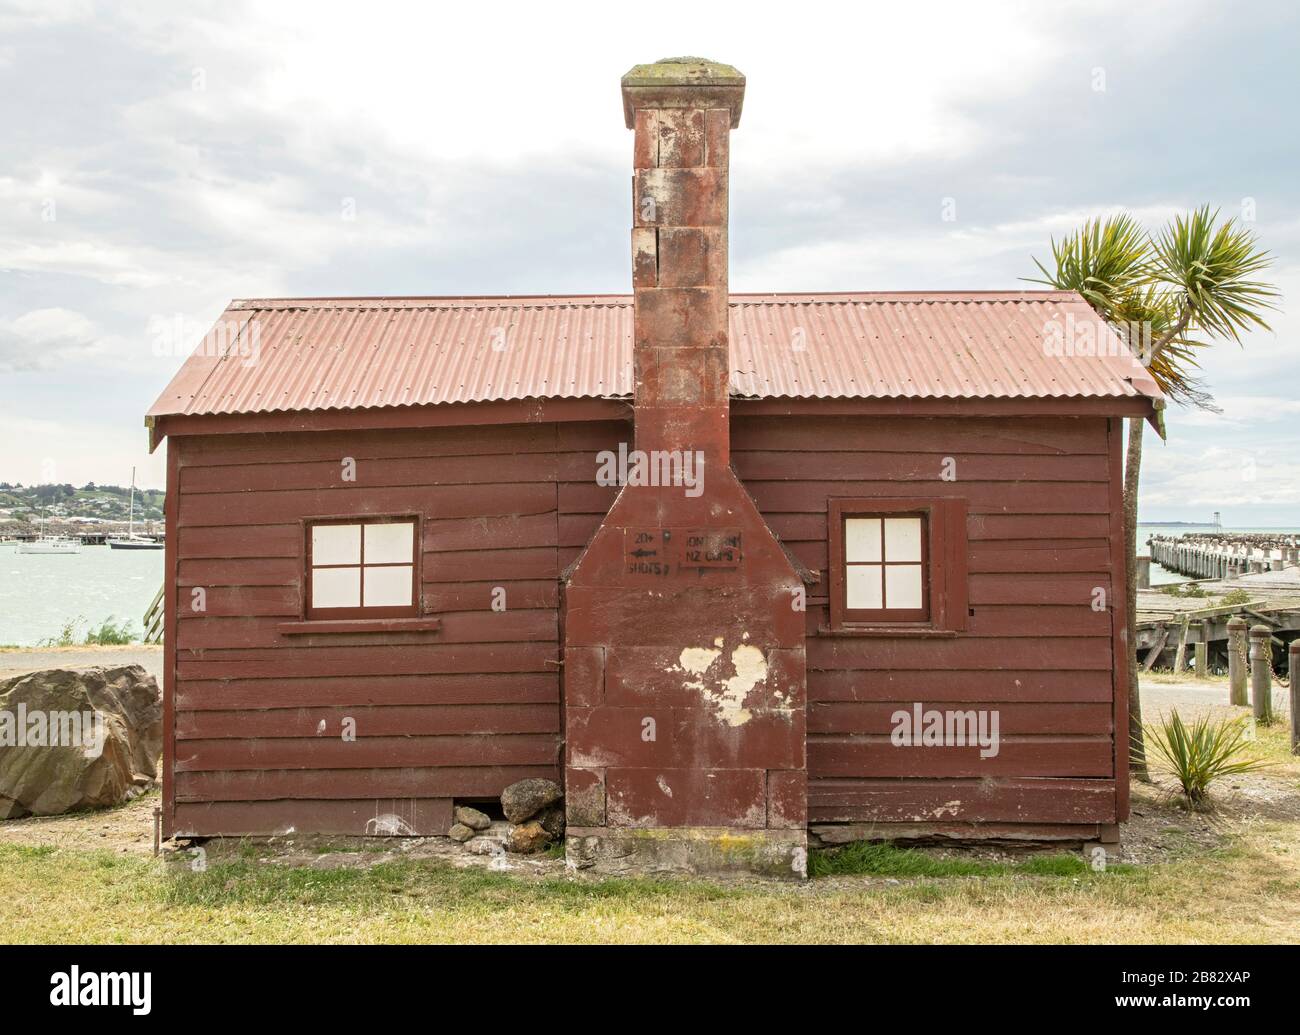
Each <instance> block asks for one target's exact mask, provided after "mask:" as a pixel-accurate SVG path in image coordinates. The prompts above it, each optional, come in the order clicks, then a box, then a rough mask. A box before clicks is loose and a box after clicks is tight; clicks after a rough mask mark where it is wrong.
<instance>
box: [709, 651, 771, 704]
mask: <svg viewBox="0 0 1300 1035" xmlns="http://www.w3.org/2000/svg"><path fill="white" fill-rule="evenodd" d="M746 635H748V634H746ZM731 664H732V667H734V668H735V670H736V674H735V675H734V676H732V677H731V678H730V679H725V680H723V682H722V686H723V692H722V694H721V695H720V697H718V698H716V699H715V701H714V703H715V704H716V705H717V706H718V711H719V712H720V713H721V715H722V720H723V721H724V722H725V723H727V725H729V726H742V725H744V724H745V723H746V722H748V721H749V720H750V718H751V717H752V716H751V713H750V711H749V709H748V708H746V707H745V698H747V697H748V696H749V693H750V691H751V690H753V689H754V687H756V686H757V685H758V684H759V683H761V682H763V680H765V679H767V658H765V657H764V656H763V652H762V651H761V650H759V649H758V648H757V647H754V646H751V645H750V644H747V643H745V644H741V645H740V646H739V647H737V648H736V649H735V650H733V651H732V652H731Z"/></svg>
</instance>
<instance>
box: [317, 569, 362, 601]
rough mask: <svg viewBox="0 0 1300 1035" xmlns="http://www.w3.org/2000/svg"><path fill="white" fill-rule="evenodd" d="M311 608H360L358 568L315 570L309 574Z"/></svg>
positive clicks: (359, 575) (359, 576)
mask: <svg viewBox="0 0 1300 1035" xmlns="http://www.w3.org/2000/svg"><path fill="white" fill-rule="evenodd" d="M311 606H312V607H360V606H361V569H360V568H316V569H314V570H313V571H312V573H311Z"/></svg>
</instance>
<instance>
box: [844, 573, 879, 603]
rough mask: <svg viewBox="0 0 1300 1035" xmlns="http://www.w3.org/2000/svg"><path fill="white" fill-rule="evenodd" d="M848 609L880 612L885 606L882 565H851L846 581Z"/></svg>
mask: <svg viewBox="0 0 1300 1035" xmlns="http://www.w3.org/2000/svg"><path fill="white" fill-rule="evenodd" d="M846 582H847V585H846V589H847V591H848V593H847V600H846V603H847V605H848V607H849V608H850V609H852V610H858V609H860V608H867V609H871V610H878V609H879V608H882V607H884V606H885V604H884V599H883V597H882V596H881V594H880V565H879V564H851V565H849V567H848V578H847V580H846Z"/></svg>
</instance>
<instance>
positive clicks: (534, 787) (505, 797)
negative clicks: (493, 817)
mask: <svg viewBox="0 0 1300 1035" xmlns="http://www.w3.org/2000/svg"><path fill="white" fill-rule="evenodd" d="M562 797H564V791H563V790H561V789H560V785H559V784H558V783H556V782H555V781H554V780H540V779H533V780H520V781H519V782H518V783H512V784H511V785H510V786H509V787H507V788H506V789H505V790H504V791H502V792H501V808H502V810H503V811H504V812H505V814H506V819H508V820H510V822H511V823H522V822H524V821H525V820H528V819H532V818H533V817H534V816H536V815H537V814H538V813H539V812H541V811H542V809H544V808H546V806H547V805H551V804H554V803H555V802H557V801H559V800H560V799H561V798H562Z"/></svg>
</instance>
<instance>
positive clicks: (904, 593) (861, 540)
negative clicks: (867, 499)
mask: <svg viewBox="0 0 1300 1035" xmlns="http://www.w3.org/2000/svg"><path fill="white" fill-rule="evenodd" d="M843 520H844V531H843V544H844V611H845V615H846V617H847V618H848V619H849V620H853V621H889V622H920V621H925V620H926V619H927V618H928V617H929V613H930V612H929V599H928V597H929V594H928V591H927V583H928V581H929V580H928V578H927V575H926V564H927V562H928V557H927V549H926V547H927V535H926V515H925V514H848V515H845V516H844V519H843Z"/></svg>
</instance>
